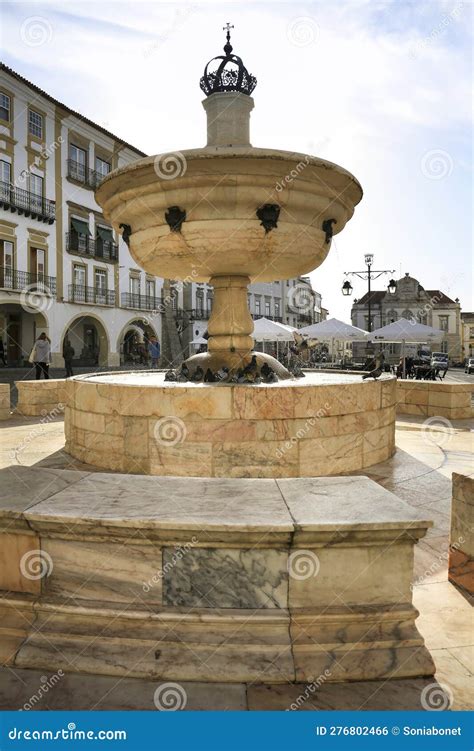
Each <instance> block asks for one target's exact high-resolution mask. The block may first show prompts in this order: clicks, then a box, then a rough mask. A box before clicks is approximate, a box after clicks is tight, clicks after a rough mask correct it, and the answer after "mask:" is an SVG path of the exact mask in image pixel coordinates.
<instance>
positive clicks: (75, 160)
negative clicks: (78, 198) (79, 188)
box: [69, 143, 87, 183]
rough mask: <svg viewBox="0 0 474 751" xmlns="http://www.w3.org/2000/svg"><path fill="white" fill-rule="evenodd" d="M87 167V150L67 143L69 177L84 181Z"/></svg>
mask: <svg viewBox="0 0 474 751" xmlns="http://www.w3.org/2000/svg"><path fill="white" fill-rule="evenodd" d="M86 169H87V152H86V151H85V149H81V148H79V146H74V144H73V143H70V144H69V177H72V178H73V180H78V181H79V182H82V183H83V182H85V180H86Z"/></svg>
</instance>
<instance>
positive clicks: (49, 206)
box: [0, 182, 56, 224]
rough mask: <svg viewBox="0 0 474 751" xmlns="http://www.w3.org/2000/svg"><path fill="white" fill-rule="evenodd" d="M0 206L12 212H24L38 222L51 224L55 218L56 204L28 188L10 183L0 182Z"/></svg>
mask: <svg viewBox="0 0 474 751" xmlns="http://www.w3.org/2000/svg"><path fill="white" fill-rule="evenodd" d="M0 206H1V207H2V208H4V209H9V210H10V211H11V212H12V213H15V212H18V214H24V215H25V216H30V217H31V218H32V219H38V220H39V221H40V222H48V224H53V222H54V220H55V218H56V204H55V202H54V201H50V200H48V199H47V198H42V196H37V195H36V194H35V193H30V191H29V190H23V188H15V186H14V185H11V184H10V183H4V182H0Z"/></svg>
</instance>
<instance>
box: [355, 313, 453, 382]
mask: <svg viewBox="0 0 474 751" xmlns="http://www.w3.org/2000/svg"><path fill="white" fill-rule="evenodd" d="M365 335H366V337H367V338H368V339H370V340H373V341H377V342H380V341H384V342H401V344H402V363H403V377H405V373H406V370H405V344H407V343H408V344H412V343H413V344H417V343H419V344H421V343H427V342H430V341H435V340H439V339H442V338H443V336H444V332H443V331H441V329H434V328H433V327H432V326H426V325H425V324H424V323H418V321H415V320H411V321H408V320H407V319H406V318H399V319H398V321H392V323H388V324H387V325H386V326H382V328H381V329H376V330H375V331H367V332H366V334H365Z"/></svg>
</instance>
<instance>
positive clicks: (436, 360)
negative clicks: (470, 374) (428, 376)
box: [431, 352, 449, 370]
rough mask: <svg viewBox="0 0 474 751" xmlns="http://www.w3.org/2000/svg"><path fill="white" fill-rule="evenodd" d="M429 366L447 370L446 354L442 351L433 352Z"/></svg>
mask: <svg viewBox="0 0 474 751" xmlns="http://www.w3.org/2000/svg"><path fill="white" fill-rule="evenodd" d="M431 367H432V368H438V369H439V370H447V369H448V367H449V360H448V355H446V354H445V353H444V352H433V353H432V355H431Z"/></svg>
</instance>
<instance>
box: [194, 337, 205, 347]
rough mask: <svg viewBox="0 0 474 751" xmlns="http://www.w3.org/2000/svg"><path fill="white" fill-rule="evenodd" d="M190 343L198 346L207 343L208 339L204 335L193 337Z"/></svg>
mask: <svg viewBox="0 0 474 751" xmlns="http://www.w3.org/2000/svg"><path fill="white" fill-rule="evenodd" d="M190 344H195V345H196V346H198V345H199V346H202V345H203V344H206V345H207V339H204V337H203V336H198V337H197V339H193V340H192V342H190Z"/></svg>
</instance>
